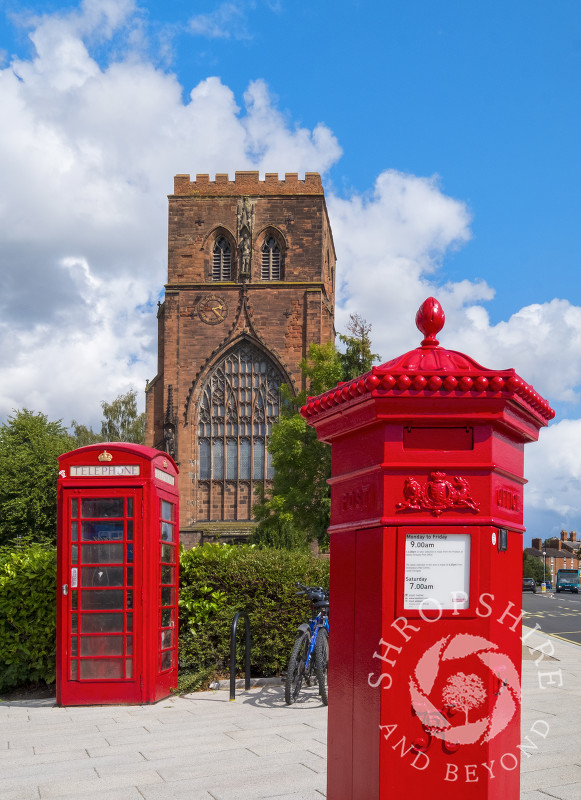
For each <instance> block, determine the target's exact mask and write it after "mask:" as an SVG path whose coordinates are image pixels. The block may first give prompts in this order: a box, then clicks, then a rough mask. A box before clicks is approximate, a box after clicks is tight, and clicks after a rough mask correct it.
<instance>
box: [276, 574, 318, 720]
mask: <svg viewBox="0 0 581 800" xmlns="http://www.w3.org/2000/svg"><path fill="white" fill-rule="evenodd" d="M297 586H298V587H299V589H300V591H298V592H297V595H306V596H307V597H308V599H309V600H310V602H311V616H310V618H309V621H308V622H303V623H302V624H301V625H299V631H300V634H299V636H298V637H297V639H296V641H295V643H294V645H293V649H292V652H291V655H290V659H289V662H288V669H287V673H286V682H285V689H284V699H285V702H286V703H287V705H289V706H290V705H292V704H293V703H294V702H295V701H296V699H297V697H298V696H299V693H300V691H301V687H302V685H303V680H304V681H305V683H306V684H307V686H310V685H311V681H312V679H313V673H314V674H315V677H316V679H317V681H318V684H319V694H320V695H321V700H322V702H323V704H324V705H327V702H328V691H327V668H328V663H329V614H328V611H329V598H328V593H327V592H326V591H325V590H324V589H323V588H322V587H321V586H304V585H303V584H302V583H299V582H298V581H297Z"/></svg>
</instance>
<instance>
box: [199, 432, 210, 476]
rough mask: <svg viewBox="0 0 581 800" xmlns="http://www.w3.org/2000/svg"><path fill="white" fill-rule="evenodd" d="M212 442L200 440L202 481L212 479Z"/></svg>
mask: <svg viewBox="0 0 581 800" xmlns="http://www.w3.org/2000/svg"><path fill="white" fill-rule="evenodd" d="M210 474H211V471H210V440H209V439H200V479H201V480H203V481H204V480H208V479H209V478H210Z"/></svg>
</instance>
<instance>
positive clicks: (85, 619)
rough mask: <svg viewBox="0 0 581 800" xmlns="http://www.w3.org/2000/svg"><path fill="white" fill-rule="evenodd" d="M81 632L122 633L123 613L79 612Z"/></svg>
mask: <svg viewBox="0 0 581 800" xmlns="http://www.w3.org/2000/svg"><path fill="white" fill-rule="evenodd" d="M128 616H130V615H129V614H128ZM127 629H128V630H130V628H129V625H127ZM81 633H123V614H81Z"/></svg>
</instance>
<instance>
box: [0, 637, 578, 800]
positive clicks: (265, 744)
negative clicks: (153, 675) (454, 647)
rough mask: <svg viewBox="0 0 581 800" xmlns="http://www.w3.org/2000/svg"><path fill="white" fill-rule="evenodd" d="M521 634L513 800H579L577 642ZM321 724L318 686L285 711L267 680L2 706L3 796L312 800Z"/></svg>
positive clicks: (319, 789) (322, 791)
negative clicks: (121, 702) (95, 701)
mask: <svg viewBox="0 0 581 800" xmlns="http://www.w3.org/2000/svg"><path fill="white" fill-rule="evenodd" d="M525 631H526V632H527V636H528V638H527V640H526V645H527V646H526V647H523V681H522V691H523V702H522V740H521V745H522V753H523V755H522V759H521V776H522V777H521V800H551V798H552V800H581V749H579V750H578V744H577V743H578V742H579V741H581V714H579V711H578V708H579V705H578V700H579V699H581V647H579V646H576V645H573V644H570V643H568V642H563V641H561V640H558V639H554V638H551V637H547V636H546V635H545V634H543V633H542V632H540V631H534V632H533V631H530V629H525ZM535 726H536V727H535ZM326 728H327V710H326V708H325V707H324V706H323V705H322V703H321V701H320V699H319V697H318V696H317V694H316V689H307V690H306V691H305V692H304V694H302V695H301V698H300V702H298V703H296V704H295V705H293V706H290V707H289V706H287V705H286V704H285V702H284V690H283V688H282V687H281V686H280V685H278V684H276V683H269V684H267V685H264V686H257V687H255V688H252V689H251V690H250V691H248V692H245V691H243V690H240V689H239V690H238V691H237V697H236V701H235V702H234V703H232V702H230V701H229V695H228V691H225V690H220V691H211V692H199V693H196V694H192V695H188V696H186V697H172V698H169V699H166V700H163V701H161V702H160V703H157V704H155V705H150V706H92V707H75V708H58V707H56V705H55V701H54V700H40V701H35V700H30V701H18V702H16V701H12V702H0V771H1V774H2V790H1V792H0V797H1V798H2V800H32V798H34V800H72V798H75V800H77V799H78V798H83V800H182V798H183V800H261V799H262V798H264V799H265V800H267V799H269V800H321V798H324V797H325V796H326V775H325V771H326V744H325V742H326V732H327V731H326ZM533 729H534V730H536V733H535V734H534V735H533V734H532V733H531V730H533ZM527 737H528V738H527ZM370 800H372V798H370Z"/></svg>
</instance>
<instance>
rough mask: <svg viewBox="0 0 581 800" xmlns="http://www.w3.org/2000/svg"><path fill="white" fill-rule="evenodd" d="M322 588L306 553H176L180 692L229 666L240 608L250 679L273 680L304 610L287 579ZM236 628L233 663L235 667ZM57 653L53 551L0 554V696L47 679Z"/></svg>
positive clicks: (319, 568)
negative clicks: (247, 634) (247, 628)
mask: <svg viewBox="0 0 581 800" xmlns="http://www.w3.org/2000/svg"><path fill="white" fill-rule="evenodd" d="M298 580H300V581H301V582H303V583H306V584H309V585H322V586H328V583H329V563H328V561H326V560H319V559H315V558H313V556H311V555H310V553H304V552H297V551H292V550H273V549H266V548H265V549H259V548H257V547H255V546H253V545H212V544H206V545H204V546H203V547H196V548H194V549H193V550H187V551H182V553H181V555H180V628H179V631H180V636H179V642H180V666H181V668H180V687H179V688H180V691H184V690H186V689H188V690H190V691H191V690H192V688H197V687H199V686H202V685H206V684H207V682H208V681H209V679H210V678H211V677H212V675H213V674H214V673H221V674H226V673H228V672H229V669H230V666H229V665H230V627H231V625H232V619H233V617H234V614H235V613H236V611H248V612H249V616H250V623H251V628H252V651H251V656H252V673H253V675H255V676H264V675H273V674H280V672H281V671H282V670H283V669H284V668H285V667H286V664H287V661H288V657H289V653H290V649H291V647H292V643H293V641H294V639H295V636H296V627H297V625H298V624H299V623H300V622H301V621H302V620H303V619H304V618H305V615H306V613H307V611H308V604H307V602H306V601H305V600H304V598H301V597H296V596H295V592H296V587H295V581H298ZM243 628H244V625H243V622H242V620H240V622H239V625H238V632H239V633H238V655H239V657H238V664H239V665H240V667H242V666H243V654H244V648H243V644H242V643H243V639H244V636H243ZM55 657H56V550H55V549H54V548H47V547H44V546H42V545H39V544H30V543H28V544H26V545H24V544H23V545H21V546H17V547H4V548H0V691H5V690H7V689H12V688H16V687H19V686H24V685H26V684H30V683H41V682H45V683H53V682H54V680H55Z"/></svg>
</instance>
